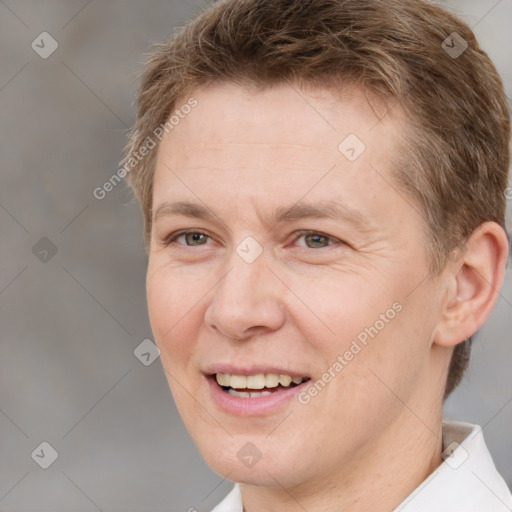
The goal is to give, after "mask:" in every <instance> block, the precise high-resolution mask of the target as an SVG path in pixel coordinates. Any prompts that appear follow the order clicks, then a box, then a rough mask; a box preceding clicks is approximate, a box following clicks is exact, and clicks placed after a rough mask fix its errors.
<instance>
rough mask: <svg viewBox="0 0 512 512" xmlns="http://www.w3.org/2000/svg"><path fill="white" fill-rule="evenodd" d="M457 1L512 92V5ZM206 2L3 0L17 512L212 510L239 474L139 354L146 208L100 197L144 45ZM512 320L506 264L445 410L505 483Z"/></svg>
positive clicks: (5, 424) (0, 451)
mask: <svg viewBox="0 0 512 512" xmlns="http://www.w3.org/2000/svg"><path fill="white" fill-rule="evenodd" d="M447 5H448V6H450V8H453V9H454V10H456V12H458V13H460V14H461V15H463V17H464V18H465V19H466V20H467V21H468V22H469V23H470V25H472V26H475V32H476V34H477V37H479V39H480V41H481V43H482V45H483V47H484V48H485V49H486V50H487V51H488V52H489V53H490V55H491V57H492V58H493V59H494V61H495V62H496V64H497V66H498V68H499V70H500V72H501V74H502V76H503V78H504V80H505V82H506V86H507V94H508V95H509V97H512V62H511V60H510V49H511V48H512V35H511V34H512V32H511V31H510V22H511V21H512V2H511V1H509V0H501V1H498V2H496V1H495V0H492V1H489V2H488V1H482V0H480V1H476V0H474V1H466V0H465V1H462V0H461V1H457V2H455V1H454V2H449V3H448V4H447ZM203 6H204V4H203V3H202V2H201V1H200V0H197V1H195V2H194V1H190V2H178V1H175V0H165V1H163V0H148V1H145V2H142V1H135V0H104V1H100V0H91V1H87V0H67V1H64V0H51V1H50V0H37V1H36V0H0V44H1V48H0V51H1V65H0V119H1V122H0V129H1V133H0V155H1V179H2V182H1V187H0V229H1V231H0V232H1V245H0V247H1V249H0V251H1V254H0V308H1V320H0V321H1V332H2V336H1V344H2V345H1V351H2V352H1V353H2V356H1V358H0V379H1V380H0V390H1V392H0V433H1V444H0V510H2V511H4V512H11V511H36V510H37V511H39V510H41V511H42V510H48V511H49V510H51V511H60V510H62V511H64V510H65V511H97V510H103V511H121V510H123V511H139V510H140V511H149V510H152V511H164V510H165V511H186V510H188V509H189V508H190V507H195V508H196V509H197V510H198V511H204V510H209V509H210V508H211V507H212V506H213V505H214V504H215V503H216V502H218V501H219V500H220V499H221V498H222V497H223V496H224V494H225V493H226V492H227V491H228V489H229V488H230V487H231V485H232V484H231V483H230V482H226V481H224V480H222V479H221V478H220V477H218V476H217V475H215V474H213V473H212V472H211V471H210V470H209V468H208V467H207V466H206V465H205V463H204V462H203V461H202V459H201V458H200V456H199V454H198V452H197V450H196V448H195V446H194V444H193V443H192V441H191V439H190V438H189V436H188V434H187V432H186V430H185V428H184V426H183V425H182V423H181V420H180V418H179V416H178V414H177V411H176V408H175V406H174V403H173V401H172V398H171V395H170V392H169V390H168V387H167V382H166V380H165V377H164V373H163V371H162V369H161V365H160V362H159V360H157V361H156V362H155V363H154V364H152V365H150V366H144V365H143V364H141V362H140V361H139V360H138V359H136V358H135V356H134V354H133V351H134V349H135V348H136V347H137V346H138V345H139V344H140V343H141V341H142V340H144V339H146V338H151V337H152V336H151V330H150V326H149V323H148V320H147V313H146V304H145V295H144V293H145V290H144V279H145V265H146V257H145V254H144V250H143V242H142V220H141V216H140V214H139V211H138V207H137V205H136V204H134V202H133V201H132V196H131V194H130V192H129V191H128V190H127V189H126V187H125V185H124V184H123V185H118V186H117V187H116V188H115V189H114V190H113V191H112V192H111V193H110V194H108V195H107V197H106V198H105V199H103V200H102V201H99V200H97V199H95V198H94V197H93V195H92V191H93V189H94V188H96V187H98V186H101V185H102V184H103V183H104V182H105V180H107V179H108V178H109V177H110V176H111V175H112V174H113V173H114V172H115V171H116V169H117V168H118V162H119V160H120V157H121V153H122V148H123V145H124V142H125V132H126V129H127V127H129V126H130V125H131V124H132V123H133V121H134V97H135V92H136V88H137V82H136V73H137V72H138V71H140V69H141V66H142V62H143V61H144V53H145V52H147V51H148V47H149V45H150V44H152V43H154V42H157V41H160V40H164V39H167V38H168V37H169V36H170V35H171V33H172V31H173V30H174V28H175V27H179V26H181V25H183V23H184V22H185V21H186V20H187V19H189V18H190V17H191V16H192V15H193V13H197V12H199V11H200V10H201V8H202V7H203ZM43 31H47V32H49V33H50V34H51V35H52V37H53V38H55V40H56V41H57V42H58V45H59V46H58V49H57V50H56V51H55V52H54V53H53V54H52V55H51V56H50V57H49V58H47V59H43V58H41V57H40V56H39V55H38V54H37V53H36V52H35V51H34V50H33V49H32V48H31V43H32V41H33V40H34V39H36V37H37V36H38V35H39V34H40V33H41V32H43ZM45 47H46V49H48V46H45ZM509 219H510V208H509ZM509 226H510V224H509ZM42 237H47V238H48V239H50V240H51V242H52V243H53V244H54V245H55V247H56V249H57V252H56V254H55V255H53V256H52V257H51V258H50V256H51V252H49V253H48V256H47V258H49V259H48V261H46V262H44V261H40V260H39V259H38V258H37V257H36V255H34V254H33V251H32V248H33V246H34V245H35V244H36V243H37V242H38V241H39V240H40V239H41V238H42ZM43 243H44V242H43ZM43 249H44V247H43ZM40 257H42V256H41V254H40ZM511 317H512V278H511V273H510V269H509V270H508V273H507V277H506V284H505V287H504V289H503V291H502V297H501V298H500V301H499V304H498V307H497V308H496V310H495V312H494V313H493V315H492V317H491V319H490V320H489V322H488V323H487V325H486V327H485V328H484V329H483V330H482V331H481V333H480V335H479V337H478V339H477V343H476V345H475V348H474V353H473V360H472V364H471V370H470V372H469V374H468V376H467V378H466V379H465V381H464V383H463V384H462V385H461V387H460V388H459V389H458V390H457V391H456V392H455V393H454V394H453V396H452V397H451V398H450V399H449V401H448V402H447V404H446V416H448V417H454V418H457V419H460V420H466V421H470V422H474V423H478V424H480V425H482V426H485V427H484V435H485V437H486V440H487V444H488V446H489V448H490V450H491V452H492V454H493V456H494V458H495V461H496V464H497V466H498V468H499V470H500V471H501V473H502V474H503V476H504V477H505V478H506V480H507V482H508V484H509V485H511V484H512V435H511V434H512V403H511V401H512V372H511V371H510V360H511V356H512V346H511V344H510V333H511V330H512V319H511ZM43 441H46V442H48V443H50V444H51V445H52V446H53V447H54V448H55V449H56V450H57V452H58V454H59V456H58V458H57V460H56V461H55V462H54V463H53V464H52V465H51V467H49V468H48V469H46V470H45V469H42V468H40V467H39V466H38V465H37V464H36V463H35V462H34V460H33V459H32V458H31V453H32V452H33V451H34V450H35V449H36V447H38V446H39V444H40V443H41V442H43ZM47 454H48V452H46V454H45V457H46V456H47Z"/></svg>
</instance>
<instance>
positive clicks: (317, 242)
mask: <svg viewBox="0 0 512 512" xmlns="http://www.w3.org/2000/svg"><path fill="white" fill-rule="evenodd" d="M297 235H299V236H298V238H297V240H300V239H301V238H303V239H304V242H305V245H301V244H299V246H300V247H307V248H308V249H323V248H324V247H327V246H329V245H334V244H336V243H338V244H343V242H342V241H341V240H338V239H337V238H333V237H332V236H329V235H326V234H325V233H320V232H318V231H299V232H297Z"/></svg>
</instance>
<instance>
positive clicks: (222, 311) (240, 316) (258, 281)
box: [205, 253, 286, 341]
mask: <svg viewBox="0 0 512 512" xmlns="http://www.w3.org/2000/svg"><path fill="white" fill-rule="evenodd" d="M227 269H228V270H227V271H226V273H225V275H224V277H223V278H222V279H221V280H220V281H219V283H218V284H217V285H216V287H215V292H214V295H213V298H212V300H211V302H210V303H209V305H208V307H207V309H206V311H205V322H206V325H207V326H208V327H209V328H210V329H213V330H214V331H218V332H219V333H221V334H222V335H224V336H225V337H228V338H230V339H235V340H238V341H243V340H247V339H249V338H251V337H252V336H255V335H262V334H265V333H266V332H272V331H276V330H278V329H279V328H280V327H281V326H282V325H283V324H284V322H285V319H286V314H285V309H284V307H283V304H282V302H281V301H282V299H283V298H284V290H282V286H283V284H282V283H281V282H280V281H279V279H277V278H276V276H275V275H274V274H273V273H272V272H271V271H270V270H269V269H268V268H267V262H266V259H265V254H264V253H263V254H262V255H261V256H260V257H259V258H258V259H257V260H256V261H253V262H252V263H247V262H246V261H244V260H243V259H242V258H240V257H239V256H238V254H236V253H234V254H233V257H232V258H230V260H229V263H228V264H227Z"/></svg>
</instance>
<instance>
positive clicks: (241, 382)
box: [229, 375, 247, 389]
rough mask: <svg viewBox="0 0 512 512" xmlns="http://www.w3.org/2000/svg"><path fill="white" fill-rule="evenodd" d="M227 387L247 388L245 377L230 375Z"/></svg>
mask: <svg viewBox="0 0 512 512" xmlns="http://www.w3.org/2000/svg"><path fill="white" fill-rule="evenodd" d="M229 385H230V386H231V387H232V388H237V389H243V388H246V387H247V377H246V376H245V375H231V378H230V381H229Z"/></svg>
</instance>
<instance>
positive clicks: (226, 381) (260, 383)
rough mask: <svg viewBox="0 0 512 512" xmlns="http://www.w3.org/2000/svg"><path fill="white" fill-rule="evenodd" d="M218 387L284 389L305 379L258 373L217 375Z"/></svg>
mask: <svg viewBox="0 0 512 512" xmlns="http://www.w3.org/2000/svg"><path fill="white" fill-rule="evenodd" d="M215 378H216V379H217V383H218V384H219V386H222V387H226V388H234V389H247V388H248V389H263V388H276V387H277V386H279V385H281V386H284V387H288V386H290V384H291V383H292V382H293V383H294V384H300V383H301V382H303V381H304V380H306V377H292V376H291V375H278V374H276V373H267V374H263V373H258V374H256V375H248V376H245V375H231V374H229V373H217V374H216V375H215Z"/></svg>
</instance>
